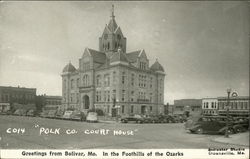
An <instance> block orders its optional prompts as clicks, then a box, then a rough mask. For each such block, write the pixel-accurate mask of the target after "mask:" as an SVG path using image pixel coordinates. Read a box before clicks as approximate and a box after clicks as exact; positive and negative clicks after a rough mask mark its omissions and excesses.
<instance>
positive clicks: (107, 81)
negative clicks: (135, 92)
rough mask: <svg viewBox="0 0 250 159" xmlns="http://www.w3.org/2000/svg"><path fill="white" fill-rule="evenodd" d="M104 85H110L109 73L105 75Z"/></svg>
mask: <svg viewBox="0 0 250 159" xmlns="http://www.w3.org/2000/svg"><path fill="white" fill-rule="evenodd" d="M104 86H106V87H108V86H110V76H109V74H105V75H104Z"/></svg>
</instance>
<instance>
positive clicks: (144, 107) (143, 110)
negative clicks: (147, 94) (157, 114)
mask: <svg viewBox="0 0 250 159" xmlns="http://www.w3.org/2000/svg"><path fill="white" fill-rule="evenodd" d="M141 114H146V106H145V105H143V106H141Z"/></svg>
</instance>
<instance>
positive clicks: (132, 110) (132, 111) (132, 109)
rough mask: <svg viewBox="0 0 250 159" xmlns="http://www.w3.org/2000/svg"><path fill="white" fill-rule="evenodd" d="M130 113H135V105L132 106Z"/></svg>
mask: <svg viewBox="0 0 250 159" xmlns="http://www.w3.org/2000/svg"><path fill="white" fill-rule="evenodd" d="M130 112H131V113H134V106H133V105H131V109H130Z"/></svg>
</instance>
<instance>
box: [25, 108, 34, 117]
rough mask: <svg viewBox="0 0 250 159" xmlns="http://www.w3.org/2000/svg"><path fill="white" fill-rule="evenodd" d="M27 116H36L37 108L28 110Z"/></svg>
mask: <svg viewBox="0 0 250 159" xmlns="http://www.w3.org/2000/svg"><path fill="white" fill-rule="evenodd" d="M26 116H32V117H34V116H35V110H34V109H30V110H28V112H27V114H26Z"/></svg>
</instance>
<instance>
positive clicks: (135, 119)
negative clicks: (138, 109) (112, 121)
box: [121, 114, 144, 124]
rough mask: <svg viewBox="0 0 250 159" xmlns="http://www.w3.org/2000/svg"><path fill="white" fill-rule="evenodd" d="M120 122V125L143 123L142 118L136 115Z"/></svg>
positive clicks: (124, 118) (123, 118)
mask: <svg viewBox="0 0 250 159" xmlns="http://www.w3.org/2000/svg"><path fill="white" fill-rule="evenodd" d="M121 122H122V123H128V122H135V123H140V124H142V123H144V118H143V117H142V116H141V115H138V114H135V115H129V116H128V117H122V118H121Z"/></svg>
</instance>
